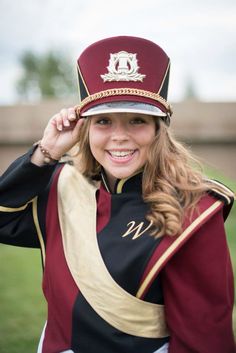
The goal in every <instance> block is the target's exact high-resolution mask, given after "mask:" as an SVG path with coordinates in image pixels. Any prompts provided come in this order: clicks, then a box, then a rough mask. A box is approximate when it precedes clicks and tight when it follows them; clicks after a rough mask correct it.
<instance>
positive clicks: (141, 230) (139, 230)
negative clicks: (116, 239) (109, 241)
mask: <svg viewBox="0 0 236 353" xmlns="http://www.w3.org/2000/svg"><path fill="white" fill-rule="evenodd" d="M152 225H153V222H152V221H151V222H150V223H149V225H148V226H147V227H145V228H144V227H143V226H144V222H140V223H139V224H138V225H137V226H135V221H131V222H129V223H128V224H127V226H128V227H129V228H128V230H127V231H126V232H125V233H124V234H123V235H122V238H124V237H126V236H127V235H129V234H132V233H134V235H133V237H132V240H134V239H137V238H139V237H140V236H141V235H142V234H143V233H145V232H146V231H147V230H148V229H149V228H151V226H152Z"/></svg>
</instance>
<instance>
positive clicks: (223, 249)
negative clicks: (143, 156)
mask: <svg viewBox="0 0 236 353" xmlns="http://www.w3.org/2000/svg"><path fill="white" fill-rule="evenodd" d="M30 153H32V152H29V153H27V154H26V155H24V156H22V157H20V158H19V159H18V160H16V161H15V162H14V163H13V164H12V165H11V166H10V167H9V168H8V170H7V171H6V172H5V173H4V174H3V176H2V177H1V181H0V226H1V229H0V241H1V242H2V243H6V244H11V245H17V246H24V247H34V248H35V247H36V248H40V249H41V254H42V259H43V264H44V266H43V291H44V295H45V298H46V300H47V304H48V318H47V323H46V325H45V330H44V332H43V334H42V337H41V343H40V351H41V352H43V353H58V352H63V351H65V350H69V349H71V350H72V351H73V352H75V353H77V352H79V353H95V352H96V353H97V352H99V353H134V352H135V353H137V352H141V353H153V352H155V351H156V350H158V349H159V348H160V347H161V346H163V344H165V343H166V342H169V352H170V353H197V352H198V353H212V352H214V353H234V352H235V344H234V337H233V332H232V308H233V296H234V295H233V291H234V289H233V274H232V266H231V262H230V256H229V250H228V246H227V242H226V237H225V230H224V220H225V219H226V218H227V215H228V213H229V211H230V207H231V206H232V199H230V198H229V197H226V196H225V195H224V194H223V193H222V194H221V195H220V194H219V193H218V194H216V193H215V192H214V187H213V188H212V190H211V191H210V192H209V194H207V195H206V196H204V197H203V198H202V199H201V200H200V202H199V204H198V207H197V208H196V210H195V212H194V214H193V215H190V214H186V217H185V221H184V225H183V231H182V232H181V234H180V235H179V236H176V237H167V236H164V237H162V238H158V239H155V238H153V237H152V236H150V229H151V224H150V223H149V222H148V221H147V220H146V219H145V214H146V213H147V211H148V205H147V204H145V203H144V202H143V199H142V196H141V182H142V175H141V173H139V174H137V175H134V176H133V177H131V178H129V179H127V180H119V181H118V182H117V185H116V190H115V192H114V193H111V192H110V191H109V189H108V188H107V186H106V180H105V178H104V176H103V177H102V179H103V180H102V181H88V180H86V179H85V178H84V177H83V176H81V175H80V174H79V173H78V172H77V171H76V170H75V168H74V167H73V166H71V165H69V164H57V165H54V166H44V167H37V166H35V165H33V164H32V163H30ZM213 185H214V184H213Z"/></svg>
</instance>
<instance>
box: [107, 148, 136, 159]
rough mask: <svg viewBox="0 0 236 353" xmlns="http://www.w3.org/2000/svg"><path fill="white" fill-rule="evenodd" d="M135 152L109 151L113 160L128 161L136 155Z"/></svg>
mask: <svg viewBox="0 0 236 353" xmlns="http://www.w3.org/2000/svg"><path fill="white" fill-rule="evenodd" d="M134 152H135V150H126V151H108V153H109V154H110V156H111V157H112V158H117V159H122V158H123V159H126V158H127V157H131V156H132V155H133V154H134Z"/></svg>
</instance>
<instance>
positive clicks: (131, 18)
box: [0, 0, 236, 105]
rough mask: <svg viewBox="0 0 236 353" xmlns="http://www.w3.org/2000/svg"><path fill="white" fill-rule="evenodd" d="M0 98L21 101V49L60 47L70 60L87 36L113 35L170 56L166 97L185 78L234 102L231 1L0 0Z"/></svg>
mask: <svg viewBox="0 0 236 353" xmlns="http://www.w3.org/2000/svg"><path fill="white" fill-rule="evenodd" d="M0 13H1V20H0V105H8V104H14V103H16V102H19V98H18V97H17V94H16V90H15V85H16V81H17V80H18V79H19V77H20V76H21V74H22V71H21V67H20V62H19V59H20V57H21V55H22V54H23V53H24V51H26V50H31V51H33V52H35V53H36V54H37V53H38V54H39V55H40V54H42V53H44V52H46V51H48V50H51V49H53V50H57V51H58V50H61V51H63V52H64V53H65V54H66V55H67V56H68V57H69V58H70V60H71V62H72V63H73V65H75V64H76V59H77V57H78V56H79V55H80V53H81V52H82V51H83V50H84V49H85V48H86V47H87V46H88V45H90V44H91V43H93V42H95V41H97V40H100V39H103V38H107V37H111V36H116V35H131V36H138V37H143V38H146V39H150V40H152V41H154V42H156V43H157V44H158V45H160V46H161V47H162V48H163V49H164V50H165V51H166V53H167V54H168V56H169V57H170V59H171V75H170V85H169V100H170V101H173V102H175V101H180V100H182V99H183V98H184V97H185V94H186V87H187V85H188V82H191V83H192V85H193V86H194V89H195V92H196V95H197V97H198V98H199V99H200V100H203V101H236V1H235V0H224V1H219V0H119V1H114V0H98V1H97V0H67V1H65V0H17V1H16V0H0Z"/></svg>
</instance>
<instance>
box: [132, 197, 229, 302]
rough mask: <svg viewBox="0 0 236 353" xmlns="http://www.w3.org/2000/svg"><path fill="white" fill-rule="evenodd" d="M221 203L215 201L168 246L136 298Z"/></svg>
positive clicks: (139, 296)
mask: <svg viewBox="0 0 236 353" xmlns="http://www.w3.org/2000/svg"><path fill="white" fill-rule="evenodd" d="M221 204H222V201H216V202H215V203H213V204H212V205H211V206H210V207H209V208H207V209H206V210H205V211H204V212H203V213H202V214H201V215H200V216H199V217H197V218H196V219H195V220H194V221H193V222H192V223H191V224H190V225H189V226H188V227H187V228H186V229H185V230H184V231H183V233H182V234H180V236H179V237H178V238H176V240H175V241H174V242H173V243H172V244H171V245H170V246H169V248H168V249H167V250H166V251H165V252H164V254H163V255H162V256H161V257H160V258H159V260H157V262H156V263H155V265H154V266H153V268H152V269H151V270H150V272H149V273H148V275H147V277H146V278H145V280H144V281H143V283H142V285H141V286H140V288H139V290H138V292H137V294H136V297H137V298H142V296H143V293H144V292H145V290H146V288H147V287H148V286H149V284H150V282H151V281H152V279H153V277H154V276H155V275H156V273H157V272H158V271H159V269H160V267H161V266H162V265H163V263H164V262H165V261H166V259H167V258H168V257H169V256H171V254H172V253H173V252H174V251H175V250H176V248H177V247H178V246H179V245H180V244H181V243H182V242H183V241H184V240H185V239H186V238H187V237H188V236H189V234H190V233H191V232H192V231H194V229H195V228H196V227H197V226H198V225H199V224H200V223H202V222H203V221H204V219H205V218H206V217H208V216H209V215H210V214H211V213H213V212H214V211H215V210H216V209H217V208H218V207H219V206H220V205H221Z"/></svg>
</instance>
